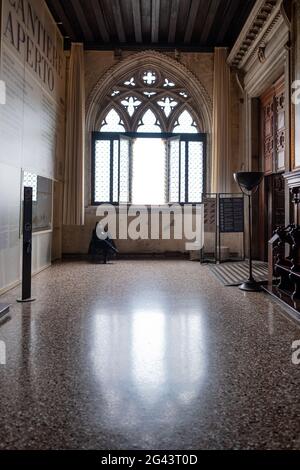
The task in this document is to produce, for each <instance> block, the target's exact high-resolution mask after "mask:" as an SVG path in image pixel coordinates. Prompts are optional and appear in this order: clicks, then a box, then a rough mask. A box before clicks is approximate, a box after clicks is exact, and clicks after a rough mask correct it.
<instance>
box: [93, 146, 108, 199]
mask: <svg viewBox="0 0 300 470" xmlns="http://www.w3.org/2000/svg"><path fill="white" fill-rule="evenodd" d="M94 198H95V201H96V202H109V201H110V141H109V140H97V141H96V144H95V194H94Z"/></svg>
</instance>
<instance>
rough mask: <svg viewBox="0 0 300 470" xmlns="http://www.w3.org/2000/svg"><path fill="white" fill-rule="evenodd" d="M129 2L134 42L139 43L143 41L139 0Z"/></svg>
mask: <svg viewBox="0 0 300 470" xmlns="http://www.w3.org/2000/svg"><path fill="white" fill-rule="evenodd" d="M131 4H132V12H133V23H134V34H135V40H136V42H138V43H141V42H143V34H142V17H141V5H140V0H131Z"/></svg>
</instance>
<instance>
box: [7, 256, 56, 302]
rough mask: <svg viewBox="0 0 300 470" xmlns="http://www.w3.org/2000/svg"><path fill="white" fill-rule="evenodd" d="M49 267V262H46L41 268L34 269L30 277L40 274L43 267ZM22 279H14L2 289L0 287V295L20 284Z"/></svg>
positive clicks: (43, 269)
mask: <svg viewBox="0 0 300 470" xmlns="http://www.w3.org/2000/svg"><path fill="white" fill-rule="evenodd" d="M50 267H51V264H46V265H45V266H43V267H42V268H40V269H38V270H37V271H35V272H34V273H33V274H32V277H34V276H37V275H38V274H40V273H41V272H42V271H45V269H48V268H50ZM21 282H22V281H15V282H13V283H12V284H10V285H8V286H6V287H3V288H2V289H0V296H1V295H4V294H6V292H8V291H10V290H12V289H14V288H15V287H18V286H19V285H20V284H21Z"/></svg>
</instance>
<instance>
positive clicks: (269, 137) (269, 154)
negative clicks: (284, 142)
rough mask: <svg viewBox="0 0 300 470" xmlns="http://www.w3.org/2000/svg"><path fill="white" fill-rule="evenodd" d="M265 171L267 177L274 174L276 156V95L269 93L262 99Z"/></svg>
mask: <svg viewBox="0 0 300 470" xmlns="http://www.w3.org/2000/svg"><path fill="white" fill-rule="evenodd" d="M261 100H262V107H263V143H264V146H263V148H264V169H265V173H266V175H270V174H271V173H273V162H274V159H275V156H274V95H273V93H272V92H271V93H270V92H269V91H268V92H267V93H266V94H265V95H264V96H263V97H262V98H261Z"/></svg>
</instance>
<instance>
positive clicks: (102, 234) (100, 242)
mask: <svg viewBox="0 0 300 470" xmlns="http://www.w3.org/2000/svg"><path fill="white" fill-rule="evenodd" d="M116 253H118V250H117V248H116V245H115V243H114V241H113V239H112V236H111V234H110V233H109V231H108V227H107V225H106V226H105V227H103V226H102V225H101V224H100V222H99V224H98V222H97V223H96V225H95V228H94V230H93V234H92V239H91V242H90V246H89V255H91V256H92V259H93V261H97V260H99V258H102V260H103V262H104V264H106V263H107V261H108V260H109V258H111V257H112V256H114V255H115V254H116Z"/></svg>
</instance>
